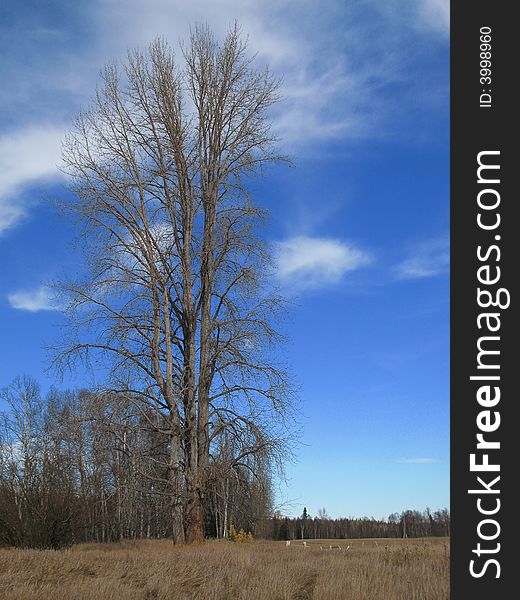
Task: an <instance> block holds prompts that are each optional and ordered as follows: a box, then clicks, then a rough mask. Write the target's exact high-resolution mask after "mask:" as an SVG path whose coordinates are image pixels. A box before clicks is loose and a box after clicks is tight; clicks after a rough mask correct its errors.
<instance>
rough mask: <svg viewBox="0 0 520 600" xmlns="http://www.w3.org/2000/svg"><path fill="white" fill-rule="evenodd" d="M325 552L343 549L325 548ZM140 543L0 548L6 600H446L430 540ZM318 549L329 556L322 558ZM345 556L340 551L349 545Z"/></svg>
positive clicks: (443, 570)
mask: <svg viewBox="0 0 520 600" xmlns="http://www.w3.org/2000/svg"><path fill="white" fill-rule="evenodd" d="M329 544H332V545H333V546H337V545H338V544H339V545H340V546H341V550H340V549H338V548H335V549H334V548H333V549H332V550H330V549H328V546H329ZM307 545H308V547H307V548H304V547H303V545H302V543H301V541H299V542H292V543H291V545H290V547H286V545H285V542H252V543H244V544H235V543H231V542H208V543H206V544H204V545H201V546H188V547H183V548H175V547H173V546H172V544H171V542H168V541H166V540H161V541H151V540H150V541H139V542H124V543H118V544H107V545H94V544H91V545H79V546H75V547H74V548H72V549H70V550H64V551H52V550H15V549H3V550H0V598H2V599H5V600H152V599H157V600H239V599H240V600H289V599H291V600H306V599H310V598H313V599H314V600H447V599H448V598H449V544H448V541H447V540H446V539H429V540H353V541H346V540H330V541H319V540H317V541H315V540H309V541H308V542H307ZM320 545H321V546H326V548H327V549H323V550H320ZM348 545H350V548H349V549H348V550H347V549H346V548H347V546H348Z"/></svg>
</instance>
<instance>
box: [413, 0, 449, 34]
mask: <svg viewBox="0 0 520 600" xmlns="http://www.w3.org/2000/svg"><path fill="white" fill-rule="evenodd" d="M418 11H419V12H418V18H419V21H420V23H422V24H423V25H424V26H426V27H429V28H431V29H432V30H433V31H437V32H439V33H441V34H444V35H448V34H449V32H450V0H420V2H419V6H418Z"/></svg>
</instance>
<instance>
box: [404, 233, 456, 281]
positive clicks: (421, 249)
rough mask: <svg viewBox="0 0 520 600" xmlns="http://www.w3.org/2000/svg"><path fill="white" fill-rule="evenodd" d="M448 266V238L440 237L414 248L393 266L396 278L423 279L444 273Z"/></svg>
mask: <svg viewBox="0 0 520 600" xmlns="http://www.w3.org/2000/svg"><path fill="white" fill-rule="evenodd" d="M449 268H450V248H449V240H448V239H447V238H440V239H435V240H430V241H427V242H424V243H422V244H420V245H418V246H417V247H416V248H414V249H413V250H412V252H411V256H409V257H408V258H406V259H405V260H403V261H402V262H401V263H399V264H398V265H397V266H396V267H395V272H396V275H397V278H398V279H423V278H425V277H434V276H435V275H441V274H442V273H446V272H447V271H448V270H449Z"/></svg>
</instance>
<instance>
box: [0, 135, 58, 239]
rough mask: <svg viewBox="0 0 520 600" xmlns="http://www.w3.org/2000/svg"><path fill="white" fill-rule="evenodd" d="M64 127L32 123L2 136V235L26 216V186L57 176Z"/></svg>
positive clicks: (0, 219)
mask: <svg viewBox="0 0 520 600" xmlns="http://www.w3.org/2000/svg"><path fill="white" fill-rule="evenodd" d="M62 133H63V128H61V127H58V126H54V125H41V126H37V125H31V126H28V127H24V128H22V129H19V130H17V131H14V132H11V133H7V134H5V135H3V136H2V137H0V172H1V173H2V177H1V179H0V234H1V233H3V232H4V231H6V230H7V229H9V228H10V227H13V226H15V225H16V224H17V223H18V222H19V221H20V220H21V219H23V217H24V216H25V215H26V213H27V210H28V205H27V201H26V200H25V199H24V198H23V196H22V193H23V189H24V187H25V186H27V185H29V184H31V183H33V182H35V181H42V180H49V179H52V178H55V177H57V175H58V171H57V168H56V165H57V163H58V161H59V158H60V148H61V136H62Z"/></svg>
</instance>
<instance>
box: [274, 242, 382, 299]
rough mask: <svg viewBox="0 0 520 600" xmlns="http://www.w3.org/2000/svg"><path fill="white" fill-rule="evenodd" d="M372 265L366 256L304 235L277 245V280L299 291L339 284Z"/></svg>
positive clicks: (343, 245)
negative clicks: (345, 277) (347, 277)
mask: <svg viewBox="0 0 520 600" xmlns="http://www.w3.org/2000/svg"><path fill="white" fill-rule="evenodd" d="M369 262H370V258H369V256H368V254H366V253H365V252H363V251H361V250H358V249H357V248H354V247H352V246H349V245H347V244H346V243H345V242H342V241H341V240H336V239H331V238H318V237H310V236H303V235H301V236H296V237H292V238H289V239H287V240H285V241H282V242H278V243H277V244H276V266H277V270H276V273H277V277H278V279H279V281H280V282H281V283H282V284H284V285H286V286H290V287H292V288H294V289H297V290H304V289H315V288H319V287H324V286H328V285H332V284H336V283H339V282H340V281H341V280H342V279H343V277H344V276H345V274H346V273H348V272H349V271H354V270H356V269H359V268H360V267H362V266H364V265H366V264H368V263H369Z"/></svg>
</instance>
